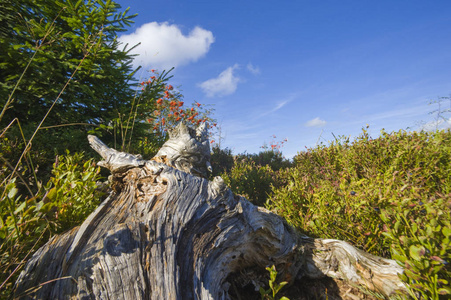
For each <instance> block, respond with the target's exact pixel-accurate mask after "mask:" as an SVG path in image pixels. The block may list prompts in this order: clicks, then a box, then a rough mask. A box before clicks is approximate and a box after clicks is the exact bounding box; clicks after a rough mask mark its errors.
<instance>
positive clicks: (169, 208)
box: [15, 124, 405, 299]
mask: <svg viewBox="0 0 451 300" xmlns="http://www.w3.org/2000/svg"><path fill="white" fill-rule="evenodd" d="M89 141H90V143H91V145H92V147H93V148H94V149H95V150H96V151H97V152H98V153H99V154H100V155H101V156H102V157H103V159H104V161H102V162H100V163H99V165H101V166H104V167H107V168H109V169H110V170H111V172H112V178H111V183H112V192H111V194H110V195H109V197H108V198H107V199H106V200H105V201H104V202H103V203H102V204H101V205H100V206H99V207H98V208H97V210H96V211H95V212H93V213H92V214H91V215H90V216H89V217H88V218H87V219H86V221H85V222H84V223H83V224H82V225H81V226H80V227H77V228H74V229H72V230H71V231H69V232H66V233H64V234H62V235H60V236H56V237H54V238H53V239H51V240H50V241H49V242H48V243H47V244H46V245H45V246H43V247H42V248H40V249H39V250H38V251H37V252H36V253H35V254H34V256H33V257H32V258H31V259H30V261H29V262H28V264H27V265H26V267H25V269H24V271H23V272H22V273H21V275H20V277H19V279H18V281H17V283H16V290H15V297H18V298H33V299H230V298H231V294H236V293H235V292H236V291H237V288H238V289H240V288H243V287H244V286H245V285H249V284H252V286H253V287H256V288H257V290H258V287H259V286H265V285H266V284H267V280H268V279H267V277H266V276H267V271H266V270H265V267H266V266H268V265H273V264H274V265H275V266H276V269H277V271H278V272H279V276H278V279H279V278H280V280H284V281H288V282H289V283H293V282H294V281H295V280H298V281H299V280H302V279H304V278H310V279H312V278H313V279H318V278H322V277H326V276H329V277H333V278H338V279H342V280H345V281H347V282H350V283H352V284H353V285H357V286H362V287H364V288H365V289H367V290H371V291H374V292H377V293H378V294H381V295H383V296H387V297H388V296H390V295H393V294H394V293H395V292H396V291H403V290H405V286H404V285H403V283H402V282H401V281H400V280H399V278H398V276H397V274H398V273H401V272H402V271H403V270H402V268H401V267H400V266H398V265H397V264H396V262H395V261H393V260H388V259H383V258H379V257H376V256H373V255H370V254H368V253H365V252H363V251H360V250H357V249H356V248H354V247H352V246H351V245H349V244H347V243H346V242H343V241H338V240H331V239H327V240H326V239H314V238H310V237H307V236H305V235H302V234H299V233H298V232H296V231H295V230H294V229H293V228H291V227H290V226H289V225H287V223H286V222H285V221H284V220H283V219H282V218H281V217H279V216H277V215H275V214H273V213H271V212H270V211H268V210H266V209H264V208H261V207H257V206H254V205H253V204H251V203H250V202H248V201H247V200H246V199H244V198H243V197H240V196H236V195H234V194H233V193H232V192H231V191H230V190H229V189H228V188H227V187H226V186H225V184H224V182H223V180H222V179H221V178H220V177H216V178H215V179H214V180H213V181H208V180H207V179H205V178H206V177H207V171H208V170H209V169H210V168H211V167H210V164H209V157H210V149H209V143H208V138H207V134H206V130H205V127H202V128H200V129H198V130H197V132H196V131H195V130H193V129H191V128H188V127H186V126H185V125H183V124H181V125H179V126H178V127H177V128H176V129H175V130H174V132H173V133H172V134H171V135H170V139H169V141H168V142H167V143H166V144H165V145H164V146H163V147H162V149H161V150H160V151H159V152H158V154H157V155H156V156H155V157H154V158H153V159H152V160H150V161H145V160H142V159H141V158H140V157H138V156H134V155H131V154H126V153H121V152H118V151H116V150H113V149H110V148H108V147H107V146H105V145H104V144H103V143H102V142H101V141H100V140H98V139H97V138H96V137H93V136H89ZM288 289H289V287H288ZM233 291H235V292H233ZM257 294H258V292H257Z"/></svg>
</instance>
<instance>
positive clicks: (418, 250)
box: [409, 245, 426, 261]
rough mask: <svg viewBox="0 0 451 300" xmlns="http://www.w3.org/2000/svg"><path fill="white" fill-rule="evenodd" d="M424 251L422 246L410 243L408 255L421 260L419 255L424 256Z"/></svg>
mask: <svg viewBox="0 0 451 300" xmlns="http://www.w3.org/2000/svg"><path fill="white" fill-rule="evenodd" d="M425 253H426V249H425V248H424V247H423V246H419V247H417V246H416V245H412V246H410V247H409V254H410V257H412V258H413V259H415V260H417V261H419V260H421V257H422V256H424V254H425Z"/></svg>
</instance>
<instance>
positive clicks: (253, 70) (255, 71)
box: [246, 63, 261, 75]
mask: <svg viewBox="0 0 451 300" xmlns="http://www.w3.org/2000/svg"><path fill="white" fill-rule="evenodd" d="M246 68H247V70H248V71H249V72H251V73H252V74H254V75H258V74H260V73H261V72H260V68H259V67H254V66H253V65H252V64H251V63H248V64H247V66H246Z"/></svg>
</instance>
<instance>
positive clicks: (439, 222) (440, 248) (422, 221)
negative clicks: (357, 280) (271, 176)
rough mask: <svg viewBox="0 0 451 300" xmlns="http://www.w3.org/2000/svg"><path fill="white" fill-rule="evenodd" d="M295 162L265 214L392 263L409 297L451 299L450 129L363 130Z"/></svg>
mask: <svg viewBox="0 0 451 300" xmlns="http://www.w3.org/2000/svg"><path fill="white" fill-rule="evenodd" d="M294 163H295V166H294V167H293V168H291V169H287V170H285V171H282V172H281V177H283V180H285V181H286V182H288V184H287V185H286V186H282V187H279V188H276V189H274V191H273V196H272V199H271V200H272V201H270V202H268V208H270V209H272V210H274V211H275V212H277V213H278V214H280V215H281V216H283V217H285V218H286V219H287V221H288V222H289V223H291V224H292V225H294V226H295V227H297V228H299V229H300V230H301V231H303V232H306V233H308V234H310V235H314V236H317V237H321V238H336V239H342V240H346V241H349V242H350V243H352V244H354V245H356V246H357V247H359V248H362V249H364V250H365V251H368V252H370V253H373V254H376V255H381V256H384V257H390V256H391V257H392V258H394V259H396V260H397V261H398V262H399V264H400V265H402V266H403V267H405V268H406V272H405V274H404V275H402V276H401V278H402V279H403V280H404V281H405V282H406V283H408V284H409V288H410V290H411V295H412V296H415V295H416V294H415V293H418V292H420V293H422V294H423V296H425V297H426V298H435V299H437V297H438V294H449V293H450V290H449V288H448V287H447V286H448V281H449V279H450V275H451V270H450V267H449V264H448V263H449V261H450V259H451V257H450V256H451V244H450V231H449V228H450V222H451V217H450V216H451V168H450V166H451V132H450V131H437V132H421V133H416V132H413V133H408V132H405V131H399V132H394V133H391V134H389V133H386V132H384V131H382V132H381V136H380V138H378V139H372V138H371V137H370V136H369V135H368V133H367V131H366V130H365V129H364V130H363V133H362V134H361V136H359V137H358V138H357V139H356V140H355V141H353V142H350V140H349V138H344V137H341V138H339V139H336V140H335V141H334V142H332V143H331V144H330V145H329V146H324V145H319V146H317V147H316V148H314V149H308V150H307V151H306V152H303V153H299V154H298V155H297V156H296V157H295V159H294ZM415 297H416V296H415Z"/></svg>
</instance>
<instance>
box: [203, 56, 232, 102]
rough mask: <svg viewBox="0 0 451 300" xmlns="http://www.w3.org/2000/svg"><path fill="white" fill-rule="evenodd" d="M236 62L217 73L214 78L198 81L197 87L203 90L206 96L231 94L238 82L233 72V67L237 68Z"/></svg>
mask: <svg viewBox="0 0 451 300" xmlns="http://www.w3.org/2000/svg"><path fill="white" fill-rule="evenodd" d="M238 67H239V66H238V64H235V65H234V66H232V67H228V68H227V69H225V70H224V71H222V72H221V74H219V76H218V77H216V78H211V79H208V80H206V81H204V82H202V83H199V87H200V88H201V89H202V90H203V91H204V93H205V94H206V95H207V97H214V96H219V97H221V96H226V95H230V94H233V93H234V92H235V91H236V89H237V86H238V82H240V78H239V77H238V76H235V75H234V74H233V71H235V69H238Z"/></svg>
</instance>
